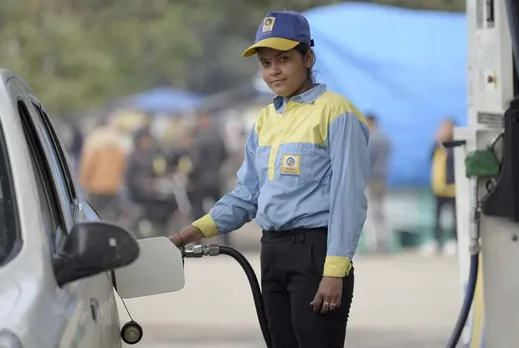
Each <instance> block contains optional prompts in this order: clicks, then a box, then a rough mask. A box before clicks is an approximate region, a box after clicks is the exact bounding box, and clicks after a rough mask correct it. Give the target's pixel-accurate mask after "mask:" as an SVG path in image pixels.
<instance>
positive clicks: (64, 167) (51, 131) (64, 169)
mask: <svg viewBox="0 0 519 348" xmlns="http://www.w3.org/2000/svg"><path fill="white" fill-rule="evenodd" d="M33 105H34V107H35V108H36V109H37V110H38V113H39V116H40V117H41V120H42V123H43V125H44V127H45V131H46V133H47V134H48V135H49V137H50V141H51V143H52V147H53V150H54V154H55V155H56V158H57V160H58V162H59V169H60V173H61V175H62V177H63V179H64V180H65V183H66V189H67V191H68V194H69V199H70V202H72V201H73V200H74V199H75V198H76V192H75V189H74V181H73V179H72V177H71V176H70V173H71V170H70V169H71V168H69V162H68V160H67V158H66V154H65V151H64V149H63V144H62V143H61V141H60V140H59V137H58V135H57V133H56V130H55V128H54V126H53V125H52V122H51V120H50V118H49V115H48V114H47V113H46V112H45V110H44V109H43V108H42V107H41V105H38V104H36V103H33Z"/></svg>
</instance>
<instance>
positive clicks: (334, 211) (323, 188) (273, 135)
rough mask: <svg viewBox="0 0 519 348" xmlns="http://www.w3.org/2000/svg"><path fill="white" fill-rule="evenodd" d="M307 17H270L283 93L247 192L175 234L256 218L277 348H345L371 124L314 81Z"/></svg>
mask: <svg viewBox="0 0 519 348" xmlns="http://www.w3.org/2000/svg"><path fill="white" fill-rule="evenodd" d="M311 46H313V40H311V38H310V27H309V24H308V22H307V20H306V19H305V18H304V17H303V16H301V15H300V14H298V13H295V12H292V11H280V12H277V11H275V12H274V11H273V12H269V13H268V14H267V16H266V17H265V18H264V19H263V21H262V23H261V24H260V26H259V28H258V31H257V34H256V42H255V44H254V45H252V46H251V47H249V48H248V49H247V50H246V51H245V52H244V53H243V56H245V57H249V56H252V55H254V54H256V55H257V57H258V59H259V61H260V63H261V68H262V72H263V79H264V81H265V83H266V84H267V85H268V86H269V87H270V88H271V89H272V91H273V92H274V93H275V94H276V95H277V96H276V97H275V98H274V102H273V104H271V105H269V106H267V107H266V108H264V109H263V110H261V112H260V115H259V117H258V119H257V121H256V123H255V125H254V127H253V129H252V130H251V132H250V134H249V136H248V138H247V142H246V146H245V159H244V161H243V164H242V166H241V168H240V169H239V171H238V183H237V187H236V188H235V189H234V190H233V191H232V192H231V193H229V194H227V195H225V196H224V197H223V198H222V199H221V200H220V201H218V202H217V203H216V205H215V206H214V208H213V209H212V210H211V211H210V212H209V214H208V215H206V216H204V217H203V218H201V219H200V220H197V221H195V222H194V223H193V224H192V226H189V227H187V228H186V229H184V230H183V231H181V232H179V233H176V234H175V235H173V236H171V237H170V239H171V240H172V242H173V243H175V245H177V246H181V245H184V244H186V243H190V242H193V241H196V240H199V239H201V238H204V237H206V238H209V237H213V236H216V235H218V234H225V233H229V232H231V231H233V230H235V229H238V228H240V227H241V226H242V225H243V224H245V223H246V222H249V221H251V220H252V219H253V218H256V222H257V223H258V224H259V225H260V226H261V227H262V229H263V236H262V239H261V242H262V250H261V272H262V274H261V282H262V290H263V297H264V303H265V311H266V315H267V319H268V322H269V331H270V334H271V336H272V341H273V344H274V347H276V348H298V347H299V348H307V347H308V348H327V347H337V348H339V347H341V348H342V347H344V341H345V332H346V323H347V320H348V314H349V310H350V305H351V301H352V297H353V267H352V264H351V259H352V257H353V255H354V253H355V250H356V248H357V243H358V240H359V236H360V233H361V230H362V226H363V224H364V220H365V217H366V208H367V203H366V197H365V195H364V189H365V186H366V182H367V180H368V172H369V154H368V147H367V143H368V136H369V135H368V134H369V133H368V128H367V126H366V121H365V118H364V116H362V114H361V113H360V112H359V111H358V110H357V109H356V108H355V107H354V106H353V105H352V104H351V103H350V102H349V101H347V100H346V99H345V98H344V97H342V96H340V95H338V94H335V93H332V92H329V91H326V86H325V85H322V84H315V83H314V82H313V81H312V70H311V69H312V66H313V64H314V61H315V57H314V53H313V51H312V49H311Z"/></svg>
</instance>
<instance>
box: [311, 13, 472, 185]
mask: <svg viewBox="0 0 519 348" xmlns="http://www.w3.org/2000/svg"><path fill="white" fill-rule="evenodd" d="M305 16H306V17H307V18H308V20H309V22H310V25H311V28H312V35H313V38H314V40H315V47H314V49H315V52H316V56H317V62H316V65H315V71H316V77H317V80H318V82H323V83H326V84H327V85H328V88H329V89H330V90H333V91H336V92H339V93H341V94H343V95H345V96H346V97H347V98H348V99H350V100H351V101H352V102H353V103H354V104H356V105H357V106H358V107H359V108H360V109H361V110H362V111H364V112H373V113H375V114H376V115H377V116H378V118H379V120H380V122H381V124H382V127H383V128H384V129H385V130H386V131H387V132H388V133H389V135H390V136H391V138H392V140H393V149H394V151H393V156H392V160H391V165H390V177H389V183H390V185H391V186H392V187H424V186H427V185H429V173H430V152H431V146H432V144H433V141H434V133H435V131H436V129H437V127H438V125H439V123H440V122H441V120H442V119H443V118H444V117H445V116H450V117H452V118H454V119H455V120H456V121H457V122H458V125H465V124H466V117H467V105H466V104H467V102H466V100H467V97H466V94H467V93H466V84H467V82H466V80H467V77H466V70H467V29H466V20H465V15H463V14H456V13H443V12H434V11H416V10H408V9H400V8H393V7H387V6H380V5H373V4H360V3H340V4H334V5H329V6H324V7H319V8H315V9H312V10H309V11H307V12H306V13H305Z"/></svg>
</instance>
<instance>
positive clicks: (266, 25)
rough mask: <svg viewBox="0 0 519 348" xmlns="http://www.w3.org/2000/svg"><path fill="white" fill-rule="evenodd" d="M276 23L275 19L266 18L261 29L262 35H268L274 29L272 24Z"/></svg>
mask: <svg viewBox="0 0 519 348" xmlns="http://www.w3.org/2000/svg"><path fill="white" fill-rule="evenodd" d="M275 21H276V18H275V17H267V18H265V19H264V20H263V28H262V29H261V32H262V33H270V32H271V31H272V29H274V22H275Z"/></svg>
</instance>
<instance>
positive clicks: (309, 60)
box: [304, 49, 315, 68]
mask: <svg viewBox="0 0 519 348" xmlns="http://www.w3.org/2000/svg"><path fill="white" fill-rule="evenodd" d="M304 62H305V68H311V67H313V66H314V63H315V55H314V51H313V50H312V49H309V50H308V52H306V54H305V57H304Z"/></svg>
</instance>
